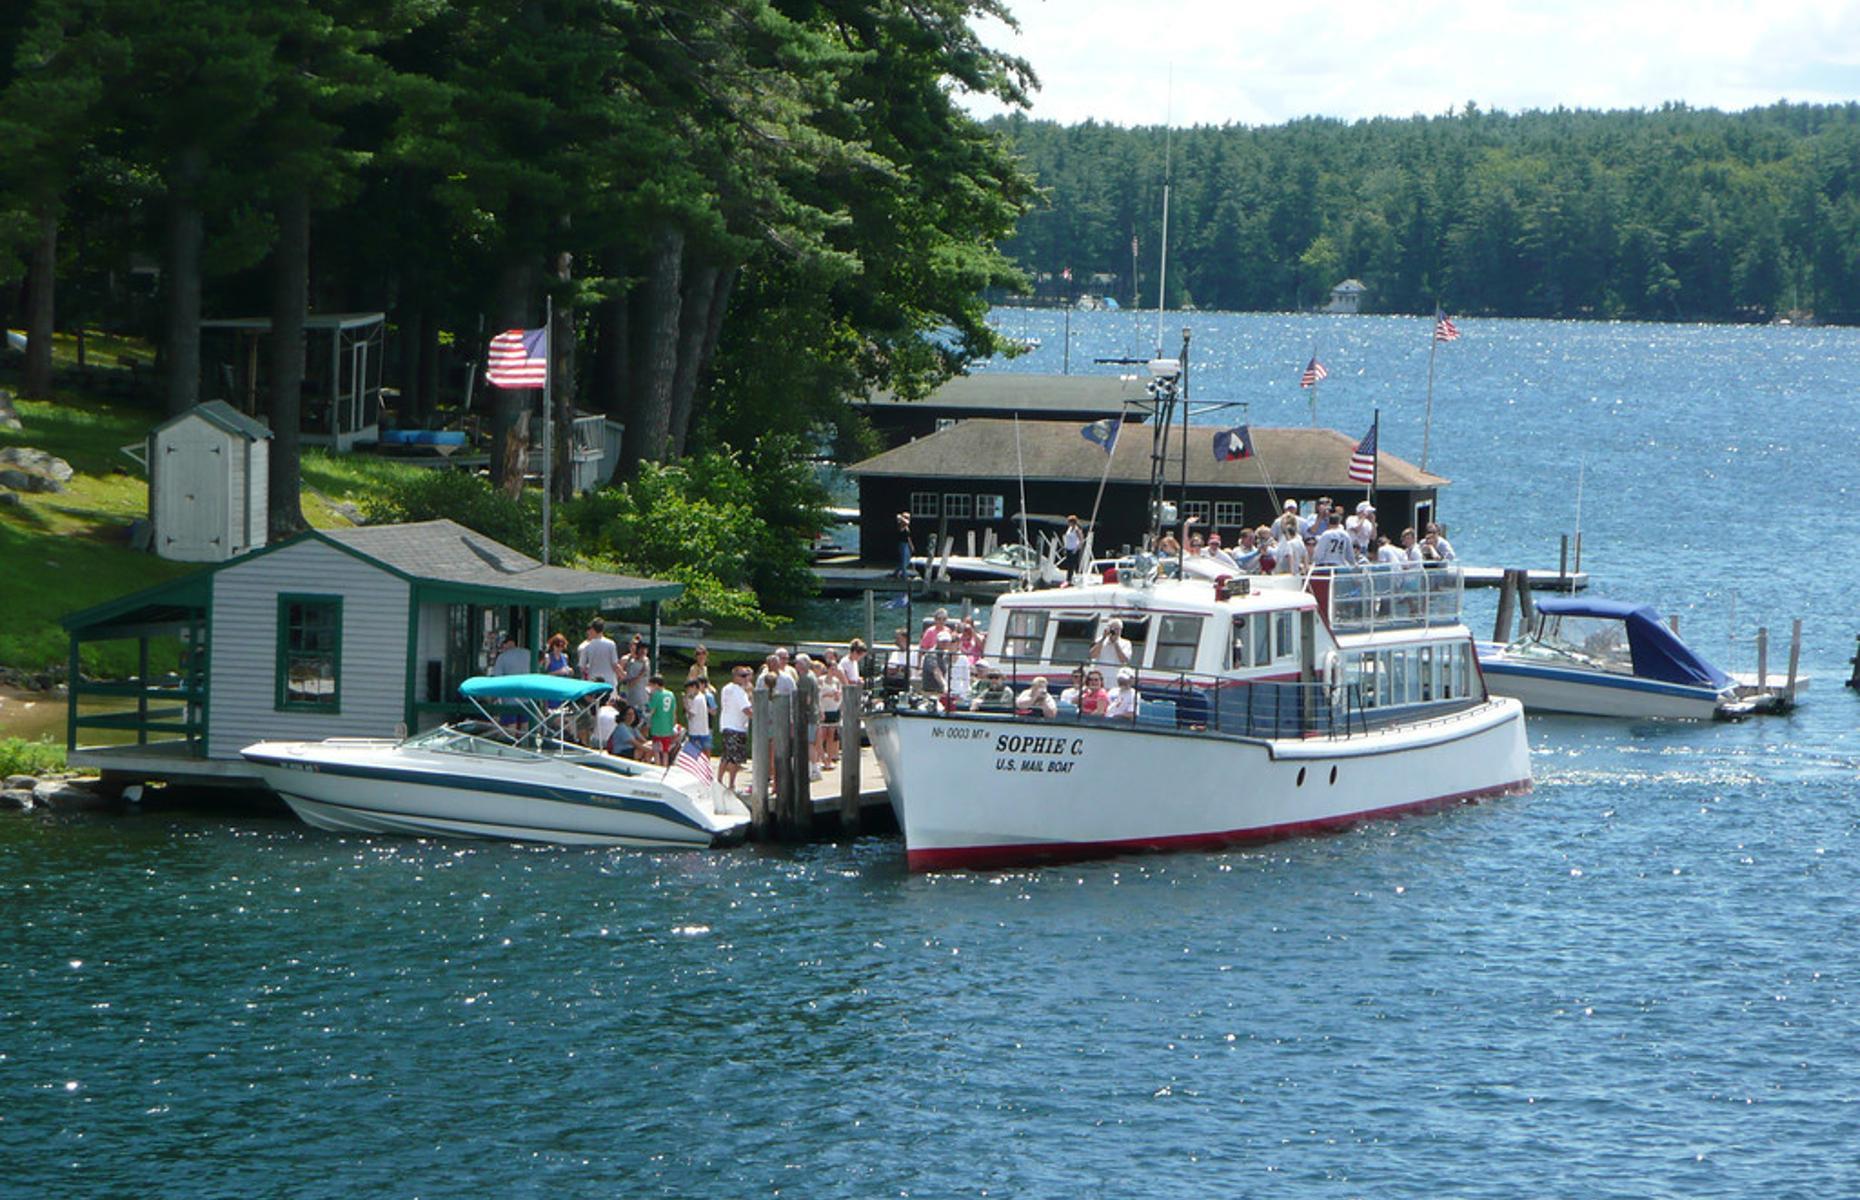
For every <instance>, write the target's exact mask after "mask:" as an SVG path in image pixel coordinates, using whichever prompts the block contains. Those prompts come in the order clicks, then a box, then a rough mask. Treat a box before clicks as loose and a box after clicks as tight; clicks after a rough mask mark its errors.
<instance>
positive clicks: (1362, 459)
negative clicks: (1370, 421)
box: [1350, 425, 1376, 484]
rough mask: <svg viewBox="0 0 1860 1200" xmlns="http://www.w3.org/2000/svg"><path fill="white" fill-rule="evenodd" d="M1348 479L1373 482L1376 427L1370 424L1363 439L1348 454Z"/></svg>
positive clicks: (1374, 477) (1374, 478)
mask: <svg viewBox="0 0 1860 1200" xmlns="http://www.w3.org/2000/svg"><path fill="white" fill-rule="evenodd" d="M1350 481H1351V482H1352V483H1363V484H1374V483H1375V481H1376V427H1375V426H1374V425H1371V426H1370V427H1369V432H1368V433H1366V434H1364V435H1363V440H1362V441H1360V442H1358V443H1357V444H1356V450H1355V451H1354V452H1353V453H1352V454H1351V455H1350Z"/></svg>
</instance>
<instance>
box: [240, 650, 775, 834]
mask: <svg viewBox="0 0 1860 1200" xmlns="http://www.w3.org/2000/svg"><path fill="white" fill-rule="evenodd" d="M611 692H612V687H611V686H610V685H609V684H607V683H605V682H602V681H600V680H584V679H570V678H564V677H562V676H557V675H494V676H476V677H474V678H471V679H467V680H466V681H465V682H464V683H462V684H460V685H459V694H460V696H462V697H463V698H464V699H466V700H468V701H470V702H471V704H472V705H473V706H474V707H476V708H477V709H478V711H479V713H480V714H481V715H482V719H481V720H470V721H457V722H453V723H450V724H446V725H441V726H439V727H438V728H436V729H430V730H427V731H425V732H423V733H419V734H415V735H414V736H413V737H410V738H406V739H404V740H400V741H395V740H390V739H377V738H329V739H326V740H324V741H320V742H260V743H258V744H256V745H252V746H247V747H246V748H245V749H244V750H243V751H241V753H242V754H243V755H244V756H245V758H246V760H247V761H248V762H251V763H252V764H254V765H255V766H256V767H257V768H258V771H259V774H260V775H262V776H263V777H264V780H265V782H266V783H267V784H268V785H269V786H270V787H271V789H272V790H273V791H275V792H277V793H278V794H279V795H280V796H282V797H283V798H284V801H285V803H287V804H289V805H290V806H291V809H292V811H294V812H295V813H296V814H297V815H298V816H300V817H302V818H303V819H304V820H305V821H306V822H308V823H309V824H311V825H314V826H316V827H317V828H319V829H329V830H338V831H343V832H352V833H403V834H414V835H418V836H424V837H483V838H498V839H503V840H509V841H524V842H550V843H560V844H568V845H622V846H626V845H631V846H710V845H719V844H723V843H726V842H730V841H736V840H740V839H741V837H742V836H743V835H744V833H745V832H746V831H747V827H748V823H749V812H748V810H747V809H746V808H744V807H743V805H742V804H741V803H740V802H739V801H738V800H737V799H736V797H735V796H734V795H731V794H730V793H729V792H728V791H727V789H719V788H718V787H717V785H716V782H715V777H714V774H713V772H712V771H711V770H710V768H709V760H708V758H702V759H701V758H700V757H699V756H697V755H696V754H695V752H693V754H691V755H681V756H679V757H678V758H677V759H676V760H675V761H674V762H673V763H672V764H671V765H670V766H664V767H661V766H653V765H649V764H646V763H640V762H635V761H633V760H632V759H625V758H619V757H617V756H615V755H611V754H608V753H606V752H605V751H604V750H602V749H600V748H599V747H596V746H588V745H584V744H582V741H584V740H589V741H591V740H594V735H595V734H596V731H598V730H600V729H602V728H604V727H605V726H606V724H607V721H605V720H600V719H597V716H596V712H595V710H596V707H597V706H598V705H599V704H600V702H601V701H602V700H603V699H605V698H606V697H607V696H608V695H609V694H610V693H611Z"/></svg>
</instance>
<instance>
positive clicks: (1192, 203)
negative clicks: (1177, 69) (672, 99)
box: [992, 104, 1860, 323]
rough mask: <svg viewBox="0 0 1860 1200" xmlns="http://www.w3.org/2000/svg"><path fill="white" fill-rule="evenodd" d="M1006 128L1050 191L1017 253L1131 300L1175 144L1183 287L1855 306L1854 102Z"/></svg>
mask: <svg viewBox="0 0 1860 1200" xmlns="http://www.w3.org/2000/svg"><path fill="white" fill-rule="evenodd" d="M992 125H993V127H994V128H996V129H998V130H1000V131H1001V132H1003V133H1005V134H1006V135H1007V136H1009V137H1010V138H1011V139H1012V140H1013V143H1014V145H1015V147H1016V148H1017V150H1018V151H1019V153H1020V154H1021V156H1022V160H1023V162H1024V163H1025V165H1026V167H1027V169H1028V171H1029V172H1030V173H1031V174H1032V175H1033V176H1034V178H1035V179H1036V180H1037V182H1038V183H1039V185H1040V186H1041V188H1042V189H1044V190H1045V195H1046V203H1045V205H1044V206H1042V207H1040V208H1038V209H1036V210H1035V211H1033V212H1031V213H1029V214H1028V215H1027V216H1026V217H1024V218H1023V219H1022V220H1021V223H1020V226H1019V229H1018V231H1017V232H1016V234H1015V236H1014V237H1013V238H1012V239H1010V240H1009V241H1008V242H1007V243H1006V244H1005V247H1004V248H1005V249H1006V251H1007V253H1008V254H1009V255H1010V256H1011V257H1013V258H1014V259H1015V260H1016V262H1017V263H1019V264H1020V266H1021V267H1022V268H1023V269H1025V270H1027V271H1029V272H1030V273H1033V274H1034V275H1035V276H1036V277H1040V276H1050V277H1051V278H1052V279H1053V280H1058V279H1059V278H1060V277H1061V275H1062V273H1063V272H1065V271H1067V270H1070V272H1071V274H1072V280H1071V282H1070V284H1069V285H1068V286H1069V287H1070V289H1072V290H1090V288H1089V283H1088V281H1089V280H1091V279H1092V277H1093V276H1094V275H1096V276H1099V277H1100V282H1101V283H1103V284H1104V285H1105V289H1106V290H1110V291H1111V292H1112V294H1113V295H1114V297H1115V298H1116V299H1117V300H1118V301H1119V302H1120V303H1127V302H1129V300H1130V299H1131V297H1132V295H1133V294H1136V295H1139V296H1140V297H1141V299H1142V302H1143V303H1144V304H1146V305H1147V304H1153V303H1154V302H1155V286H1156V285H1155V276H1156V270H1157V255H1156V253H1155V246H1156V240H1157V238H1158V237H1159V236H1160V228H1161V216H1162V190H1163V183H1164V177H1165V162H1166V161H1167V163H1168V168H1169V170H1168V173H1169V176H1170V178H1171V184H1172V186H1171V198H1170V216H1169V224H1170V238H1169V240H1170V257H1169V271H1168V284H1169V292H1170V303H1171V304H1172V305H1179V304H1185V303H1193V304H1195V305H1197V306H1199V307H1202V308H1209V309H1226V310H1237V311H1286V310H1293V309H1300V308H1309V307H1313V306H1316V305H1318V304H1321V303H1322V302H1323V301H1324V300H1325V299H1326V298H1327V297H1328V293H1329V290H1330V288H1331V287H1332V286H1333V285H1335V284H1336V283H1338V282H1339V281H1341V280H1343V279H1345V278H1349V277H1354V278H1357V279H1360V280H1361V281H1362V282H1363V283H1365V284H1366V285H1367V286H1368V289H1369V292H1368V300H1367V303H1366V305H1365V310H1366V311H1378V312H1410V313H1415V312H1429V311H1431V310H1432V309H1433V307H1434V305H1435V303H1436V302H1437V301H1438V302H1439V303H1441V304H1444V305H1445V306H1446V307H1447V308H1448V309H1450V310H1452V311H1455V312H1461V313H1470V314H1477V315H1489V316H1515V317H1592V318H1636V319H1647V320H1665V321H1674V320H1681V321H1700V320H1703V321H1734V320H1741V321H1763V320H1769V319H1772V318H1773V317H1775V316H1778V315H1781V314H1785V313H1797V314H1812V315H1813V317H1814V318H1815V319H1817V320H1821V321H1825V322H1834V323H1852V322H1855V321H1860V105H1855V104H1846V105H1838V106H1819V105H1797V104H1777V105H1773V106H1770V107H1767V108H1759V109H1751V110H1748V111H1744V112H1736V113H1724V112H1719V111H1715V110H1698V109H1691V108H1688V107H1685V106H1683V105H1668V106H1664V107H1661V108H1659V109H1655V110H1650V111H1641V110H1630V111H1612V112H1594V111H1572V110H1565V109H1557V110H1553V111H1547V112H1539V111H1531V112H1523V113H1517V114H1507V113H1502V112H1482V111H1480V110H1479V109H1477V108H1476V107H1474V106H1472V105H1468V106H1467V107H1466V108H1465V109H1463V110H1461V111H1459V112H1456V113H1453V114H1451V115H1446V116H1438V117H1420V116H1417V117H1412V118H1407V119H1375V120H1365V121H1356V122H1343V121H1337V120H1327V119H1317V118H1313V119H1307V120H1299V121H1293V122H1290V123H1287V124H1285V125H1277V126H1269V127H1259V128H1250V127H1244V126H1238V125H1230V126H1218V127H1217V126H1199V127H1195V128H1190V129H1176V130H1173V131H1171V130H1166V129H1164V128H1162V127H1160V126H1159V127H1144V128H1123V127H1119V126H1115V125H1103V124H1098V123H1095V122H1086V123H1084V124H1080V125H1072V126H1061V125H1057V124H1054V123H1052V122H1048V121H1035V120H1029V119H1026V118H1024V117H1018V116H1017V117H1006V118H997V119H996V120H995V121H994V122H992ZM1133 237H1134V238H1135V239H1136V240H1137V243H1138V246H1139V250H1140V253H1139V254H1138V255H1136V256H1135V266H1136V272H1137V277H1136V280H1135V287H1134V288H1133V285H1132V279H1131V268H1132V262H1133V255H1132V253H1131V243H1132V239H1133ZM1105 276H1113V277H1115V278H1114V282H1113V281H1112V280H1107V279H1104V278H1103V277H1105Z"/></svg>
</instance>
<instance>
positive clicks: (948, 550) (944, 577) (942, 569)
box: [936, 533, 956, 583]
mask: <svg viewBox="0 0 1860 1200" xmlns="http://www.w3.org/2000/svg"><path fill="white" fill-rule="evenodd" d="M955 552H956V535H955V534H953V533H952V534H950V535H948V536H947V537H945V538H944V539H943V557H942V559H941V560H940V561H938V563H937V565H936V577H937V578H938V579H939V580H941V581H942V582H944V583H948V582H949V556H950V555H951V554H954V553H955Z"/></svg>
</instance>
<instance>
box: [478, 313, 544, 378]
mask: <svg viewBox="0 0 1860 1200" xmlns="http://www.w3.org/2000/svg"><path fill="white" fill-rule="evenodd" d="M484 377H485V378H486V379H488V380H490V381H491V384H492V386H494V387H501V388H539V387H541V386H543V384H544V383H545V382H546V381H547V380H548V378H549V327H548V326H546V325H545V326H543V327H542V328H541V329H506V330H504V332H502V333H500V334H498V335H497V336H496V337H494V338H492V339H491V351H490V353H489V354H488V355H487V356H486V358H485V368H484Z"/></svg>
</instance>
